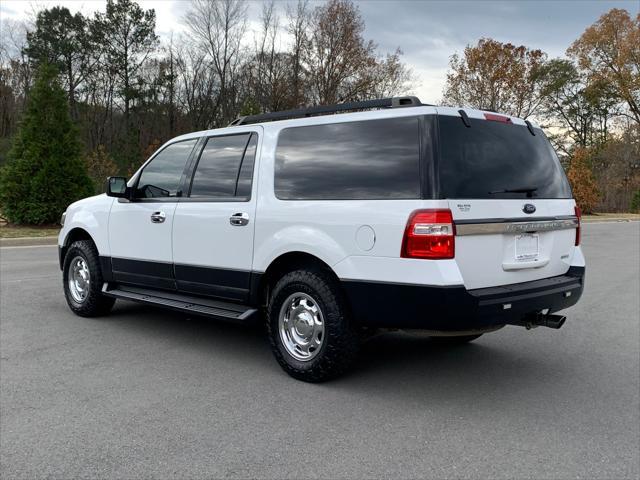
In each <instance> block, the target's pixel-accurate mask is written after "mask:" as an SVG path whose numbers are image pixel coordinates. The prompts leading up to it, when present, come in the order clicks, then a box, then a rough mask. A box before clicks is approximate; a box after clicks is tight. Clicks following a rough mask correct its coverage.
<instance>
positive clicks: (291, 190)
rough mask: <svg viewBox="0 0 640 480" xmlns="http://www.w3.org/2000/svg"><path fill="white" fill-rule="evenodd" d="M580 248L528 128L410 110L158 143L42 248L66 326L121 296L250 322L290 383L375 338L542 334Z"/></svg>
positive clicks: (236, 128)
mask: <svg viewBox="0 0 640 480" xmlns="http://www.w3.org/2000/svg"><path fill="white" fill-rule="evenodd" d="M337 113H340V114H337ZM579 245H580V212H579V210H578V209H577V207H576V204H575V202H574V200H573V198H572V195H571V190H570V188H569V184H568V182H567V179H566V177H565V175H564V173H563V170H562V167H561V165H560V163H559V161H558V158H557V156H556V154H555V153H554V151H553V149H552V147H551V145H550V143H549V141H548V140H547V138H546V137H545V135H544V133H543V132H542V130H540V128H539V127H538V126H536V125H533V124H532V123H530V122H528V121H524V120H520V119H518V118H513V117H508V116H504V115H497V114H494V113H489V112H483V111H477V110H470V109H467V110H462V109H460V110H459V109H454V108H445V107H434V106H430V105H424V104H422V103H420V101H419V100H418V99H417V98H415V97H400V98H393V99H381V100H373V101H367V102H358V103H352V104H342V105H337V106H332V107H318V108H312V109H306V110H297V111H287V112H277V113H271V114H264V115H256V116H251V117H243V118H239V119H238V120H236V121H234V122H233V123H232V125H230V126H229V127H228V128H222V129H217V130H209V131H204V132H196V133H190V134H187V135H182V136H180V137H177V138H174V139H172V140H170V141H169V142H167V143H166V144H165V145H163V146H162V147H161V148H160V149H159V150H158V152H156V153H155V154H154V155H153V156H152V157H151V158H150V159H149V160H148V161H147V162H146V163H145V164H144V165H143V166H142V167H141V168H140V170H139V171H138V172H137V173H136V174H135V175H134V176H133V177H132V178H131V179H130V180H129V181H128V182H127V181H126V179H124V178H121V177H111V178H110V179H109V181H108V193H107V194H106V195H98V196H96V197H92V198H88V199H84V200H81V201H79V202H76V203H74V204H73V205H71V206H70V207H69V208H68V209H67V211H66V213H65V215H64V216H63V228H62V231H61V232H60V238H59V249H60V265H61V268H62V270H63V276H64V291H65V295H66V298H67V302H68V303H69V306H70V307H71V309H72V310H73V311H74V312H75V313H77V314H78V315H83V316H95V315H101V314H105V313H107V312H108V311H109V310H110V308H111V307H112V306H113V303H114V301H115V299H117V298H120V299H125V300H134V301H138V302H144V303H148V304H152V305H158V306H164V307H167V308H171V309H175V310H179V311H182V312H185V313H187V314H198V315H205V316H209V317H214V318H217V319H223V320H231V321H236V322H250V321H256V320H258V321H266V324H267V327H268V333H269V338H270V341H271V345H272V348H273V352H274V354H275V356H276V358H277V360H278V362H279V363H280V365H281V366H282V368H284V370H286V371H287V372H288V373H289V374H290V375H292V376H294V377H296V378H299V379H302V380H306V381H322V380H325V379H328V378H330V377H334V376H336V375H337V374H339V373H341V372H343V371H344V370H345V369H346V368H347V367H348V366H349V365H350V364H351V363H352V362H353V360H354V358H355V356H356V353H357V351H358V345H359V343H360V340H361V339H362V338H363V336H366V335H365V334H366V332H372V331H376V330H378V329H384V328H386V329H419V330H423V331H425V332H426V334H427V335H431V336H433V337H434V338H435V339H438V340H439V341H443V342H451V343H455V342H458V343H459V342H466V341H469V340H473V339H474V338H477V337H479V336H480V335H481V334H483V333H486V332H490V331H493V330H496V329H498V328H500V327H502V326H504V325H507V324H510V325H521V326H526V327H527V328H531V327H535V326H540V325H543V326H547V327H553V328H559V327H560V326H561V325H562V323H563V322H564V317H563V316H559V315H553V313H554V312H557V311H558V310H562V309H564V308H567V307H569V306H571V305H573V304H575V303H576V302H577V301H578V299H579V298H580V295H581V294H582V290H583V284H584V272H585V260H584V257H583V255H582V251H581V249H580V246H579ZM263 319H264V320H263Z"/></svg>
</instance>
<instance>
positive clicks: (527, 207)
mask: <svg viewBox="0 0 640 480" xmlns="http://www.w3.org/2000/svg"><path fill="white" fill-rule="evenodd" d="M522 211H523V212H524V213H534V212H535V211H536V206H535V205H532V204H531V203H525V204H524V207H522Z"/></svg>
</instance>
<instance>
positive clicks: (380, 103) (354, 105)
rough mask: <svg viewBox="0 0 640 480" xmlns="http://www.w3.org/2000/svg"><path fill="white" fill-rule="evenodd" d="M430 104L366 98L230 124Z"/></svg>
mask: <svg viewBox="0 0 640 480" xmlns="http://www.w3.org/2000/svg"><path fill="white" fill-rule="evenodd" d="M419 106H429V105H428V104H426V103H422V102H421V101H420V99H419V98H418V97H413V96H406V97H389V98H379V99H376V100H365V101H362V102H349V103H339V104H337V105H324V106H319V107H310V108H299V109H295V110H283V111H281V112H271V113H261V114H259V115H247V116H244V117H238V118H236V119H235V120H234V121H233V122H231V123H230V124H229V126H230V127H232V126H236V125H248V124H250V123H260V122H273V121H275V120H285V119H286V120H289V119H292V118H303V117H312V116H314V115H325V114H329V113H338V112H345V111H349V110H368V109H373V108H397V107H419Z"/></svg>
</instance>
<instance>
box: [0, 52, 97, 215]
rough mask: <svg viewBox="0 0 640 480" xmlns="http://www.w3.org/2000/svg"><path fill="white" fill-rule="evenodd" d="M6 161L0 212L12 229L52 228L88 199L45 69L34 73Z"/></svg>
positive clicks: (58, 91)
mask: <svg viewBox="0 0 640 480" xmlns="http://www.w3.org/2000/svg"><path fill="white" fill-rule="evenodd" d="M7 157H8V160H7V164H6V165H5V166H4V167H3V168H2V170H1V171H0V210H2V213H3V215H4V216H5V217H6V218H7V220H8V221H9V222H11V223H16V224H32V225H41V224H47V223H55V222H57V221H58V220H59V218H60V215H61V214H62V212H64V210H65V209H66V208H67V206H68V205H69V204H70V203H72V202H74V201H76V200H78V199H80V198H83V197H86V196H89V195H92V194H93V184H92V182H91V180H90V179H89V177H88V175H87V169H86V166H85V163H84V161H83V159H82V147H81V144H80V140H79V137H78V132H77V130H76V128H75V126H74V125H73V123H72V121H71V118H70V116H69V106H68V104H67V100H66V97H65V93H64V91H63V90H62V88H61V87H60V85H59V83H58V81H57V78H56V70H55V68H53V67H51V66H50V65H46V64H44V65H42V66H41V67H40V69H39V70H38V75H37V77H36V81H35V84H34V86H33V88H32V90H31V92H30V94H29V102H28V104H27V108H26V111H25V113H24V116H23V119H22V122H21V125H20V129H19V130H18V132H17V133H16V135H15V137H14V139H13V143H12V146H11V149H10V150H9V153H8V155H7Z"/></svg>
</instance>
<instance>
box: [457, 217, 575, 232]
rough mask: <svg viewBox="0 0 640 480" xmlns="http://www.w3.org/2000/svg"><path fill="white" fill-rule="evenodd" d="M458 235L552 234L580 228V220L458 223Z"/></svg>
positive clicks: (573, 218)
mask: <svg viewBox="0 0 640 480" xmlns="http://www.w3.org/2000/svg"><path fill="white" fill-rule="evenodd" d="M455 225H456V235H457V236H465V235H495V234H501V233H512V234H517V233H525V232H550V231H553V230H567V229H571V228H578V218H577V217H572V218H566V219H557V220H540V221H536V220H532V221H530V222H508V221H507V222H499V223H463V224H459V223H456V224H455Z"/></svg>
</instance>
